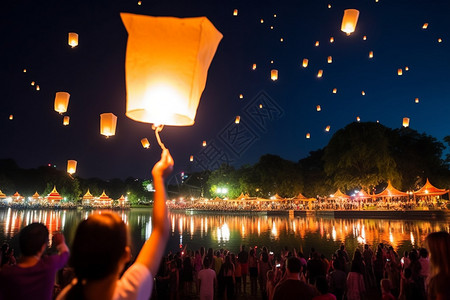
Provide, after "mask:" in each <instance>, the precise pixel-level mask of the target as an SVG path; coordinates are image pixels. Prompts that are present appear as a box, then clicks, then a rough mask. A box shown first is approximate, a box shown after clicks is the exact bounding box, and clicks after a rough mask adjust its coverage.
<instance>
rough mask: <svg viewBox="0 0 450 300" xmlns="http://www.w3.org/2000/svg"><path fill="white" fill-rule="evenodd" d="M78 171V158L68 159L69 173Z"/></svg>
mask: <svg viewBox="0 0 450 300" xmlns="http://www.w3.org/2000/svg"><path fill="white" fill-rule="evenodd" d="M76 171H77V161H76V160H68V161H67V173H69V174H73V173H75V172H76Z"/></svg>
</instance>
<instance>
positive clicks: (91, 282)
mask: <svg viewBox="0 0 450 300" xmlns="http://www.w3.org/2000/svg"><path fill="white" fill-rule="evenodd" d="M172 168H173V159H172V157H171V156H170V153H169V150H167V149H165V150H163V152H162V154H161V160H160V161H159V162H157V163H156V164H155V166H154V167H153V170H152V175H153V183H154V186H155V195H154V203H153V218H152V234H151V236H150V238H149V239H148V240H147V241H146V242H145V244H144V246H143V247H142V249H141V251H140V252H139V255H138V256H137V258H136V261H135V262H134V263H133V264H132V265H131V266H130V268H128V269H127V270H126V271H125V273H124V274H123V276H122V277H121V278H120V279H119V277H120V274H121V273H122V271H123V269H124V267H125V265H126V264H127V263H128V262H129V261H130V258H131V250H130V246H129V235H128V228H127V226H126V225H125V223H124V222H123V221H122V220H121V218H120V217H119V216H118V215H117V214H115V213H111V212H100V213H99V214H93V215H91V216H90V217H89V218H88V219H86V220H84V221H82V222H81V223H80V224H79V225H78V228H77V231H76V233H75V238H74V241H73V244H72V256H71V258H70V264H71V265H72V267H73V268H74V273H75V276H76V279H75V280H74V281H73V282H72V283H71V284H70V285H68V286H67V287H66V288H65V289H64V290H63V291H62V292H61V294H60V295H59V296H58V299H87V300H90V299H108V300H109V299H114V300H116V299H149V298H150V295H151V292H152V289H153V278H154V275H156V274H157V272H158V268H159V264H160V262H161V258H162V256H163V252H164V249H165V247H166V243H167V240H168V238H169V231H170V223H169V220H168V217H167V208H166V192H165V187H164V179H165V178H166V177H167V176H168V175H169V174H170V172H171V171H172Z"/></svg>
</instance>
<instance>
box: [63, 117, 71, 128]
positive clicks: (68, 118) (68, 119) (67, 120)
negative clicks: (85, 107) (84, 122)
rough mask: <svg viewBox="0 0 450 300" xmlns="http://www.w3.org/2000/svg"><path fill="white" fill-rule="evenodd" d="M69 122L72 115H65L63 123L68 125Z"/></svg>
mask: <svg viewBox="0 0 450 300" xmlns="http://www.w3.org/2000/svg"><path fill="white" fill-rule="evenodd" d="M69 122H70V117H69V116H64V118H63V125H64V126H67V125H69Z"/></svg>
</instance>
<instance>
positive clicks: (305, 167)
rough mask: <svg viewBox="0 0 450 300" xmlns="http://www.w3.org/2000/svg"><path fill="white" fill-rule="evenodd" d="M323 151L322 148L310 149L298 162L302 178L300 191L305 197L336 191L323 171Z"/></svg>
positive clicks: (324, 194)
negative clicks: (301, 189) (307, 154)
mask: <svg viewBox="0 0 450 300" xmlns="http://www.w3.org/2000/svg"><path fill="white" fill-rule="evenodd" d="M324 152H325V150H324V149H319V150H316V151H311V152H310V153H309V156H308V157H306V158H304V159H301V160H300V161H299V162H298V164H299V168H300V170H301V172H302V175H303V180H304V184H303V186H304V188H303V191H302V193H303V195H304V196H306V197H316V196H326V195H330V194H331V193H334V192H335V191H336V189H335V188H334V187H333V185H332V184H330V180H328V177H327V174H326V173H325V171H324V166H323V165H324V162H323V160H322V157H323V155H324Z"/></svg>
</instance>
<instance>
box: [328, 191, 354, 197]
mask: <svg viewBox="0 0 450 300" xmlns="http://www.w3.org/2000/svg"><path fill="white" fill-rule="evenodd" d="M330 198H331V199H350V198H351V197H350V196H349V195H346V194H344V193H343V192H341V190H340V189H338V190H337V191H336V192H335V193H334V194H332V195H331V197H330Z"/></svg>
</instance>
